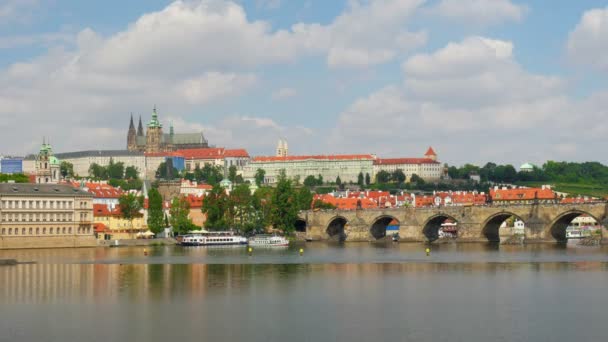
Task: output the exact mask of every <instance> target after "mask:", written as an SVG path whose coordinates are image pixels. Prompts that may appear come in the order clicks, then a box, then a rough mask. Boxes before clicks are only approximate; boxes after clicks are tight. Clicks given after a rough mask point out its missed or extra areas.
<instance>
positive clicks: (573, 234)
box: [566, 229, 583, 239]
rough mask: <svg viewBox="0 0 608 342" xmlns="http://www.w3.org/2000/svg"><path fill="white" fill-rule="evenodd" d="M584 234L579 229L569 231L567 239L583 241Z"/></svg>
mask: <svg viewBox="0 0 608 342" xmlns="http://www.w3.org/2000/svg"><path fill="white" fill-rule="evenodd" d="M582 238H583V234H582V232H581V231H580V230H578V229H569V230H566V239H582Z"/></svg>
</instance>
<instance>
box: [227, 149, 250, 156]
mask: <svg viewBox="0 0 608 342" xmlns="http://www.w3.org/2000/svg"><path fill="white" fill-rule="evenodd" d="M224 157H231V158H249V153H247V150H245V149H244V148H239V149H234V150H224Z"/></svg>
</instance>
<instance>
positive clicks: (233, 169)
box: [228, 165, 236, 183]
mask: <svg viewBox="0 0 608 342" xmlns="http://www.w3.org/2000/svg"><path fill="white" fill-rule="evenodd" d="M228 180H230V181H231V182H232V183H235V181H236V166H234V165H232V166H230V167H229V168H228Z"/></svg>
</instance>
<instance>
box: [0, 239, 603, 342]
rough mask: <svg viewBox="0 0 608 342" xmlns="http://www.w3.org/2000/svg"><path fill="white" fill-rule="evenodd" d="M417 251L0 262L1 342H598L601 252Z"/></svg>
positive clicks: (126, 251)
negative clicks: (12, 264) (0, 265)
mask: <svg viewBox="0 0 608 342" xmlns="http://www.w3.org/2000/svg"><path fill="white" fill-rule="evenodd" d="M299 248H304V253H303V255H300V254H299V252H298V250H299ZM425 248H426V246H425V245H422V244H405V243H404V244H392V243H388V244H368V243H348V244H346V245H337V244H327V243H321V242H315V243H307V244H301V245H296V246H292V247H290V248H289V249H283V250H272V249H262V248H258V249H255V250H254V251H253V253H252V254H251V255H249V254H248V253H247V251H246V249H245V248H205V247H190V248H183V247H177V246H171V247H146V248H144V247H121V248H91V249H48V250H16V251H6V250H5V251H0V259H2V258H14V259H18V260H20V261H35V262H37V263H36V264H26V265H18V266H4V267H0V341H126V340H132V341H153V342H154V341H180V340H183V341H194V340H196V341H237V340H239V341H373V340H375V341H450V342H452V341H467V342H475V341H604V340H606V339H608V326H607V325H606V321H607V320H608V295H607V293H608V246H605V247H579V246H576V245H574V244H568V245H565V246H560V245H548V244H546V245H528V246H492V245H486V244H446V245H436V246H433V247H431V249H432V250H431V253H430V255H429V256H427V255H426V253H425ZM144 250H146V251H147V255H144Z"/></svg>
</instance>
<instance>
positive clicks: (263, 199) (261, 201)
mask: <svg viewBox="0 0 608 342" xmlns="http://www.w3.org/2000/svg"><path fill="white" fill-rule="evenodd" d="M274 191H275V189H274V188H272V187H269V186H265V187H260V188H258V189H257V190H256V191H255V193H254V194H253V206H254V208H255V210H256V213H257V215H258V218H259V222H260V225H262V226H264V227H268V226H270V225H271V224H272V220H271V217H272V208H273V204H272V197H273V194H274Z"/></svg>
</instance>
